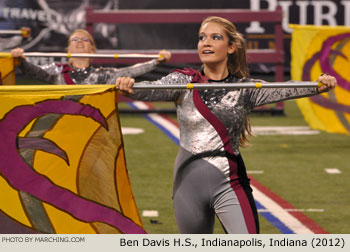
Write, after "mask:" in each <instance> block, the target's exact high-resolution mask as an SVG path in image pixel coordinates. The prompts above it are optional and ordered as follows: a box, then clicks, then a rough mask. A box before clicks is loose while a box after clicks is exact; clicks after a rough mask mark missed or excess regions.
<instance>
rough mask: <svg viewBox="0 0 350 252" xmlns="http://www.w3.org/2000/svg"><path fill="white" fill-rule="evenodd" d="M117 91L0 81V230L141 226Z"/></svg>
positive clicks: (97, 230) (109, 230)
mask: <svg viewBox="0 0 350 252" xmlns="http://www.w3.org/2000/svg"><path fill="white" fill-rule="evenodd" d="M116 92H117V91H116V90H115V88H114V87H113V86H111V85H79V86H78V85H76V86H70V85H69V86H68V85H62V86H61V85H50V86H46V85H44V86H0V135H1V136H0V139H1V140H0V233H61V234H68V233H75V234H88V233H93V234H94V233H145V231H144V229H143V226H142V223H141V219H140V216H139V214H138V210H137V207H136V204H135V200H134V197H133V194H132V190H131V185H130V182H129V178H128V172H127V169H126V163H125V156H124V148H123V140H122V134H121V129H120V123H119V117H118V111H117V109H116V107H117V93H116Z"/></svg>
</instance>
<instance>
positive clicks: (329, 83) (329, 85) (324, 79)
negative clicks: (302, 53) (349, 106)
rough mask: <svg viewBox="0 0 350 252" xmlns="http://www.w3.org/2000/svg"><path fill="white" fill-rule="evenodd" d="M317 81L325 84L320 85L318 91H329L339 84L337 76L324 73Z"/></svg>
mask: <svg viewBox="0 0 350 252" xmlns="http://www.w3.org/2000/svg"><path fill="white" fill-rule="evenodd" d="M317 81H318V82H321V83H322V84H323V85H322V86H320V87H318V92H320V93H321V92H328V91H329V90H331V89H333V88H335V87H336V86H337V85H338V83H337V80H336V78H334V77H333V76H331V75H328V74H322V75H321V76H320V77H319V78H318V79H317Z"/></svg>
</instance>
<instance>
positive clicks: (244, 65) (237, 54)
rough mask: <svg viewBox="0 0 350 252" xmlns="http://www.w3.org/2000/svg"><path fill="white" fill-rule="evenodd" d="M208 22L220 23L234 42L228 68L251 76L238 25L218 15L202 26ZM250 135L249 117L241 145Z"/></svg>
mask: <svg viewBox="0 0 350 252" xmlns="http://www.w3.org/2000/svg"><path fill="white" fill-rule="evenodd" d="M207 23H216V24H218V25H220V26H221V27H222V29H223V30H224V31H225V33H226V35H227V36H228V38H229V45H232V44H233V45H234V46H235V47H236V50H235V51H234V52H233V53H232V54H230V55H228V60H227V69H228V71H229V72H230V74H231V75H234V76H236V77H238V78H247V77H248V76H249V69H248V62H247V55H246V43H245V40H244V38H243V35H242V34H241V33H239V32H238V31H237V29H236V26H235V25H234V24H233V23H232V22H230V21H229V20H227V19H225V18H222V17H216V16H210V17H207V18H206V19H205V20H204V21H203V22H202V23H201V28H202V26H203V25H205V24H207ZM248 135H250V136H252V131H251V126H250V122H249V118H248V117H247V119H246V121H245V123H244V128H243V130H242V132H241V137H240V146H242V147H245V146H247V145H249V144H248V142H249V140H248V137H247V136H248Z"/></svg>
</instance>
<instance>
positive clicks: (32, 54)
mask: <svg viewBox="0 0 350 252" xmlns="http://www.w3.org/2000/svg"><path fill="white" fill-rule="evenodd" d="M23 56H25V57H61V58H113V59H160V58H162V56H161V55H159V54H137V53H129V54H127V53H123V54H104V53H57V52H52V53H42V52H25V53H23ZM10 57H12V55H11V53H9V52H0V58H10Z"/></svg>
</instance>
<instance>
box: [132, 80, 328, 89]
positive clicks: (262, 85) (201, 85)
mask: <svg viewBox="0 0 350 252" xmlns="http://www.w3.org/2000/svg"><path fill="white" fill-rule="evenodd" d="M320 86H322V83H320V82H309V81H293V82H268V83H262V82H245V83H241V82H240V83H215V84H212V83H209V84H208V83H187V84H162V85H155V84H143V83H135V84H134V86H133V89H240V88H313V87H315V88H316V87H320Z"/></svg>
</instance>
